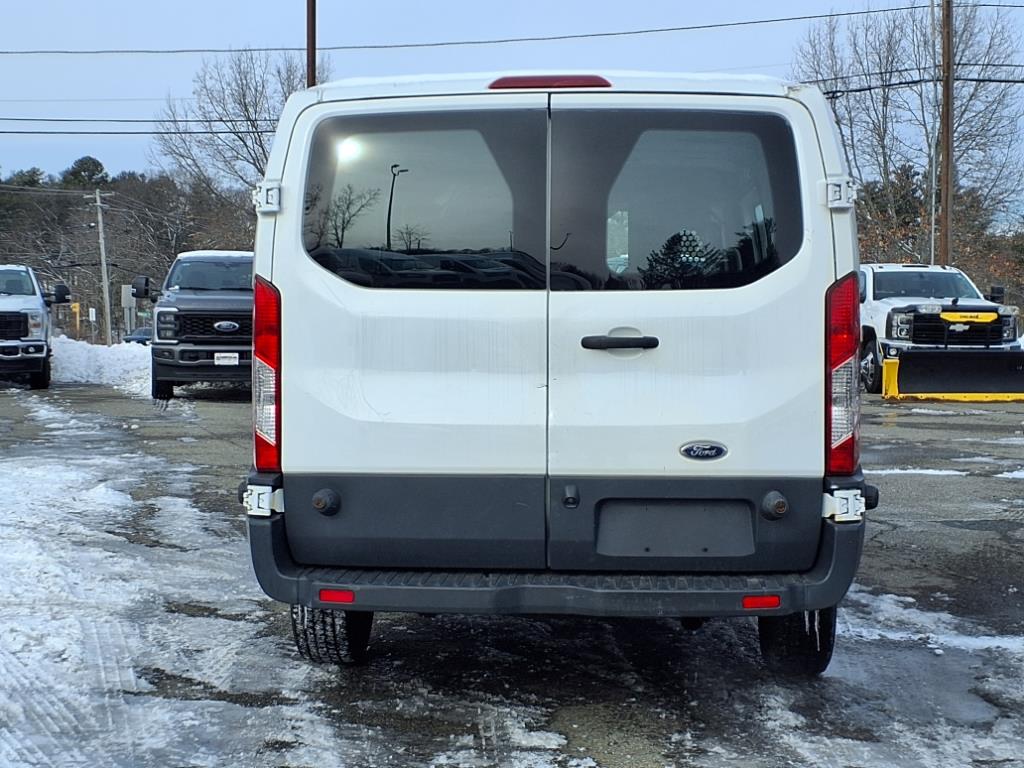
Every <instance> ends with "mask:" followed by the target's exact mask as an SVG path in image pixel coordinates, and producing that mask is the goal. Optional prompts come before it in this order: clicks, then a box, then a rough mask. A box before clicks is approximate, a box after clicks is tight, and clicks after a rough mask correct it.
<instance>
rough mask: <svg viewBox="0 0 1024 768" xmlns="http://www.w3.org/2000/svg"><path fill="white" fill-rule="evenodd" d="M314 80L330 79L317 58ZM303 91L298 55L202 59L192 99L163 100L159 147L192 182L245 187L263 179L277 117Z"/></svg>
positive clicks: (217, 187)
mask: <svg viewBox="0 0 1024 768" xmlns="http://www.w3.org/2000/svg"><path fill="white" fill-rule="evenodd" d="M317 69H318V72H317V77H318V79H327V78H328V77H329V65H328V63H327V60H326V59H321V61H320V63H319V65H318V68H317ZM304 87H305V69H304V64H303V61H302V60H301V58H300V57H299V56H297V55H290V54H285V55H281V56H279V57H276V58H274V57H272V56H271V55H270V54H269V53H264V52H256V51H250V50H241V51H238V52H236V53H233V54H231V55H230V56H228V57H226V58H220V59H212V60H204V61H203V64H202V66H201V67H200V69H199V72H197V73H196V75H195V77H194V78H193V81H192V96H193V98H192V100H191V101H175V100H173V99H168V100H167V105H166V107H165V108H164V113H163V116H162V118H163V119H162V120H161V122H160V127H159V129H160V131H161V132H162V133H161V134H159V135H158V136H157V137H156V143H157V148H158V150H159V152H160V154H162V155H163V156H164V157H166V158H167V159H168V160H170V162H171V163H172V164H173V165H174V166H175V167H176V168H177V169H179V170H180V171H182V172H183V173H184V174H185V175H186V176H187V177H188V178H189V179H190V180H191V181H192V182H193V183H196V182H198V183H200V184H202V185H203V186H205V187H207V188H208V189H209V190H210V191H214V192H219V191H220V190H221V189H222V188H223V187H224V186H225V185H226V186H231V187H242V188H245V189H248V188H251V187H252V186H253V185H254V184H255V183H256V182H257V181H258V180H259V179H261V178H262V177H263V174H264V171H265V170H266V166H267V158H268V156H269V154H270V143H271V138H272V136H273V131H274V127H275V126H276V125H277V120H278V117H279V116H280V114H281V110H282V109H283V108H284V103H285V101H286V100H287V98H288V96H289V95H290V94H291V93H292V92H294V91H297V90H299V89H301V88H304Z"/></svg>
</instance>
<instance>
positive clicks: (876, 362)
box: [860, 339, 882, 395]
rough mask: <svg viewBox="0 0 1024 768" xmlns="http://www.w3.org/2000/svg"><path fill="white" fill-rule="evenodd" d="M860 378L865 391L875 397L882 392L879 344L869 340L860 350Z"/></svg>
mask: <svg viewBox="0 0 1024 768" xmlns="http://www.w3.org/2000/svg"><path fill="white" fill-rule="evenodd" d="M860 378H861V381H863V382H864V389H866V390H867V391H868V392H870V393H871V394H873V395H877V394H879V393H880V392H881V391H882V360H881V357H880V356H879V354H878V342H877V341H875V340H874V339H868V340H867V341H865V342H864V345H863V346H862V347H861V349H860Z"/></svg>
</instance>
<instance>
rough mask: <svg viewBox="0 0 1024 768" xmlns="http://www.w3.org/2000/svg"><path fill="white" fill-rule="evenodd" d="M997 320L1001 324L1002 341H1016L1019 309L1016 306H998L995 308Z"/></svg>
mask: <svg viewBox="0 0 1024 768" xmlns="http://www.w3.org/2000/svg"><path fill="white" fill-rule="evenodd" d="M997 311H998V312H999V320H1000V322H1001V323H1002V324H1003V341H1016V339H1017V336H1018V335H1019V333H1018V331H1019V328H1018V317H1019V315H1020V310H1019V309H1017V307H1009V306H1000V307H998V308H997Z"/></svg>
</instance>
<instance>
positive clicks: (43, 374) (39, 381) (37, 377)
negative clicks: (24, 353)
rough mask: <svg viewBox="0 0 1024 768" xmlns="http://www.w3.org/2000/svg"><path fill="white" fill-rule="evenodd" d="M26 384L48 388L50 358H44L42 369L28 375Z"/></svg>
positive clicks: (32, 386) (34, 387) (37, 387)
mask: <svg viewBox="0 0 1024 768" xmlns="http://www.w3.org/2000/svg"><path fill="white" fill-rule="evenodd" d="M28 385H29V387H31V388H32V389H49V388H50V358H46V362H45V363H43V370H41V371H39V373H30V374H29V375H28Z"/></svg>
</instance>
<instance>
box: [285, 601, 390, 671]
mask: <svg viewBox="0 0 1024 768" xmlns="http://www.w3.org/2000/svg"><path fill="white" fill-rule="evenodd" d="M372 626H373V611H332V610H330V609H326V608H307V607H306V606H304V605H293V606H292V634H293V635H294V637H295V647H296V649H298V651H299V655H300V656H301V657H302V658H304V659H308V660H309V661H313V662H316V663H317V664H324V663H330V664H365V663H366V660H367V656H368V654H367V649H368V648H369V644H370V628H371V627H372Z"/></svg>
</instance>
